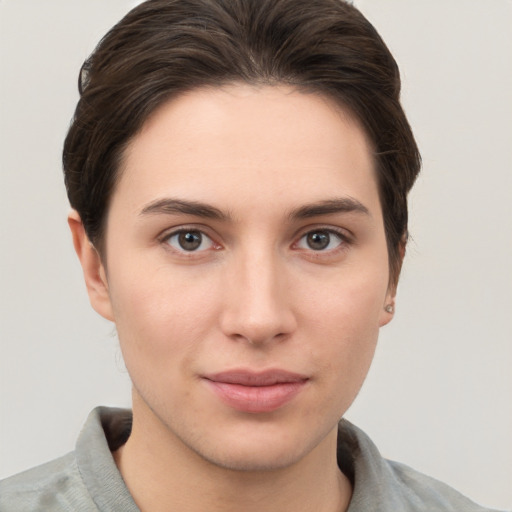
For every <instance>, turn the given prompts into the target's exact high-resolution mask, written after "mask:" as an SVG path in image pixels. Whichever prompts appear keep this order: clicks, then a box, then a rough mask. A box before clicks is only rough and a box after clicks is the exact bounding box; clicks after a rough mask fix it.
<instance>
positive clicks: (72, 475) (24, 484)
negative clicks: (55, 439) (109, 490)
mask: <svg viewBox="0 0 512 512" xmlns="http://www.w3.org/2000/svg"><path fill="white" fill-rule="evenodd" d="M95 508H96V507H95V505H94V503H93V502H92V501H91V500H90V498H89V496H88V493H87V490H86V488H85V486H84V484H83V482H82V479H81V476H80V472H79V470H78V466H77V463H76V457H75V454H74V453H69V454H68V455H65V456H64V457H60V458H58V459H55V460H53V461H51V462H47V463H45V464H42V465H41V466H37V467H35V468H32V469H29V470H27V471H24V472H23V473H19V474H17V475H14V476H11V477H9V478H7V479H5V480H2V481H0V510H1V511H2V512H25V511H26V512H28V511H30V512H33V511H34V510H51V511H52V512H61V511H69V510H76V511H82V510H83V511H85V510H89V511H91V510H95Z"/></svg>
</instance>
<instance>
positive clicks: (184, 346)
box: [111, 268, 217, 377]
mask: <svg viewBox="0 0 512 512" xmlns="http://www.w3.org/2000/svg"><path fill="white" fill-rule="evenodd" d="M126 276H129V277H128V278H126ZM113 277H114V278H113V279H112V282H115V283H116V286H115V287H114V288H112V289H111V301H112V306H113V310H114V317H115V322H116V327H117V331H118V335H119V340H120V344H121V349H122V352H123V357H124V359H125V363H126V366H127V368H128V370H129V372H130V374H132V372H133V373H138V372H148V373H151V372H155V373H157V372H158V369H159V368H161V369H162V371H166V370H168V368H167V365H168V364H169V362H170V361H172V364H176V365H180V364H182V365H185V362H186V361H188V360H193V359H194V354H196V353H197V352H199V350H200V347H201V340H204V339H205V336H206V333H207V331H208V330H209V329H210V328H211V324H212V322H213V320H214V318H215V317H216V316H217V315H216V311H215V300H213V297H212V295H211V294H212V293H213V290H212V287H211V286H209V285H208V283H207V282H205V283H203V286H201V287H199V286H197V285H196V283H194V282H193V280H192V282H191V280H190V279H187V277H186V276H182V275H180V274H177V273H172V274H171V273H170V272H169V271H168V269H166V268H161V269H160V270H157V271H154V272H143V271H137V272H131V273H130V272H128V271H127V270H126V269H125V270H124V271H123V269H119V270H118V272H117V276H113ZM121 277H122V279H120V278H121ZM198 312H201V314H200V315H198ZM132 377H133V375H132Z"/></svg>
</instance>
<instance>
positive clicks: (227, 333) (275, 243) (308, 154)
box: [84, 85, 393, 469]
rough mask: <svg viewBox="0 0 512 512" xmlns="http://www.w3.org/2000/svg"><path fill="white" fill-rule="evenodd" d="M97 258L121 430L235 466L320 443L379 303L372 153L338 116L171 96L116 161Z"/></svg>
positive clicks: (250, 95)
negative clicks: (120, 379) (118, 371)
mask: <svg viewBox="0 0 512 512" xmlns="http://www.w3.org/2000/svg"><path fill="white" fill-rule="evenodd" d="M105 247H106V257H105V260H104V263H105V266H104V267H103V266H102V265H101V264H99V271H98V275H99V276H100V277H99V280H98V282H99V283H100V284H98V283H96V284H95V285H91V284H90V283H89V290H90V295H91V301H92V304H93V306H94V307H95V309H96V310H97V311H99V312H100V313H101V314H102V315H103V316H105V317H107V318H110V319H112V320H113V321H114V322H115V324H116V327H117V331H118V335H119V340H120V344H121V349H122V352H123V356H124V359H125V363H126V366H127V369H128V372H129V374H130V376H131V379H132V382H133V387H134V424H141V425H145V429H146V432H147V431H148V429H150V430H151V434H152V436H153V439H155V440H161V441H162V442H163V440H165V442H166V443H171V444H172V443H175V444H179V445H180V446H182V447H185V449H187V450H191V452H193V453H194V454H196V455H199V456H200V457H202V458H203V459H204V460H206V461H209V462H211V463H213V464H216V465H220V466H223V467H230V468H234V469H251V468H252V469H257V468H277V467H283V466H286V465H289V464H293V463H294V462H297V461H299V460H301V459H303V458H304V457H306V456H307V455H308V454H310V453H314V452H315V450H319V449H320V447H321V446H322V445H323V443H325V442H326V440H327V439H331V440H332V439H333V438H335V435H336V424H337V422H338V420H339V419H340V417H341V416H342V415H343V413H344V412H345V411H346V410H347V408H348V407H349V405H350V404H351V402H352V401H353V400H354V398H355V396H356V394H357V393H358V391H359V389H360V387H361V385H362V382H363V380H364V378H365V376H366V374H367V371H368V369H369V366H370V362H371V359H372V356H373V353H374V349H375V345H376V341H377V335H378V331H379V327H380V326H382V325H383V324H385V323H386V322H387V321H389V320H390V313H387V312H386V311H385V310H384V307H385V305H386V304H388V303H390V302H392V299H393V297H392V296H391V293H390V291H389V290H388V277H389V274H388V257H387V248H386V238H385V233H384V226H383V218H382V212H381V206H380V203H379V197H378V189H377V182H376V177H375V175H374V166H373V160H372V156H371V147H370V144H369V142H368V140H367V138H366V136H365V134H364V132H363V130H362V129H361V127H360V126H359V125H358V123H357V122H356V121H354V120H353V119H352V118H351V117H350V116H349V115H348V114H347V113H346V112H344V111H343V110H341V109H340V108H339V107H337V106H336V105H334V104H333V103H331V102H330V101H329V100H327V99H325V98H323V97H320V96H318V95H314V94H306V93H303V92H299V91H296V90H294V89H291V88H287V87H281V86H279V87H277V86H276V87H270V86H267V87H263V88H252V87H249V86H244V85H232V86H230V87H226V88H223V89H204V90H196V91H193V92H190V93H187V94H185V95H182V96H180V97H178V98H177V99H173V100H171V101H170V102H169V103H167V104H165V105H164V106H162V107H161V108H160V109H159V110H158V111H157V112H156V113H155V114H154V115H153V116H152V117H151V118H150V119H149V120H148V121H147V122H146V124H145V125H144V127H143V129H142V131H141V132H140V133H139V134H138V135H137V136H136V137H135V138H134V140H133V141H132V142H131V144H130V146H129V148H128V150H127V152H126V154H125V158H124V163H123V165H122V175H121V178H120V181H119V183H118V186H117V188H116V190H115V192H114V194H113V197H112V202H111V206H110V209H109V212H108V218H107V227H106V245H105ZM84 268H85V266H84ZM86 276H87V270H86ZM102 285H103V287H104V288H103V289H102ZM93 289H95V291H94V290H93ZM155 442H157V441H155Z"/></svg>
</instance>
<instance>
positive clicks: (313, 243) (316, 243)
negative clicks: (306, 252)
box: [306, 231, 331, 251]
mask: <svg viewBox="0 0 512 512" xmlns="http://www.w3.org/2000/svg"><path fill="white" fill-rule="evenodd" d="M330 241H331V236H330V234H329V233H326V232H325V231H316V232H314V233H308V234H307V235H306V243H307V244H308V247H309V248H310V249H313V250H314V251H321V250H323V249H325V248H326V247H328V246H329V243H330Z"/></svg>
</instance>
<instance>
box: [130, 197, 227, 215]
mask: <svg viewBox="0 0 512 512" xmlns="http://www.w3.org/2000/svg"><path fill="white" fill-rule="evenodd" d="M154 214H164V215H175V214H184V215H193V216H194V217H203V218H206V219H215V220H230V216H229V214H227V213H225V212H223V211H222V210H219V209H218V208H216V207H215V206H211V205H209V204H207V203H202V202H199V201H188V200H183V199H174V198H164V199H157V200H155V201H152V202H151V203H149V204H148V205H146V206H145V207H144V208H143V209H142V210H141V212H140V213H139V215H154Z"/></svg>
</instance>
